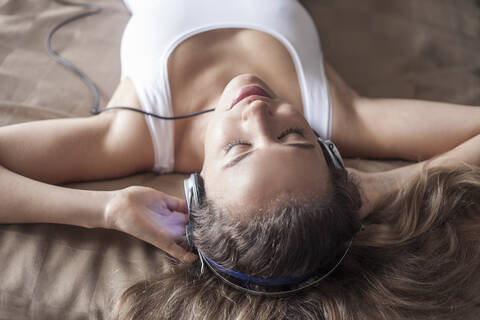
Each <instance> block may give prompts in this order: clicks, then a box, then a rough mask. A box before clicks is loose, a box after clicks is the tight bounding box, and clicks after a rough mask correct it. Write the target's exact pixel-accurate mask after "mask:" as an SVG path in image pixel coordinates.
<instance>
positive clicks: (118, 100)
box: [101, 77, 154, 170]
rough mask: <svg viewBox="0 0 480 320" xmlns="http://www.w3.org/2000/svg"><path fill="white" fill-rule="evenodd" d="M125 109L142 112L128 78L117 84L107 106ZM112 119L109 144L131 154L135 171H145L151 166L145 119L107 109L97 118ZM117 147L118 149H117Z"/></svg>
mask: <svg viewBox="0 0 480 320" xmlns="http://www.w3.org/2000/svg"><path fill="white" fill-rule="evenodd" d="M114 106H125V107H131V108H135V109H142V105H141V103H140V100H139V99H138V95H137V92H136V89H135V86H134V84H133V81H132V80H131V78H129V77H125V78H124V79H122V81H120V83H119V85H118V86H117V88H116V89H115V92H114V94H113V95H112V97H111V99H110V101H109V102H108V104H107V107H114ZM108 114H110V116H111V117H113V123H112V127H111V131H110V135H109V138H108V140H107V142H108V143H110V144H111V145H116V146H120V145H121V146H123V147H122V148H121V149H122V150H121V152H125V154H135V155H136V161H135V162H137V163H138V164H139V168H141V169H144V170H148V169H150V168H152V166H153V161H154V160H153V159H154V152H153V142H152V137H151V135H150V130H149V128H148V125H147V122H146V120H145V116H144V115H143V114H141V113H139V112H134V111H129V110H109V111H105V112H103V113H102V114H101V115H103V116H108ZM117 148H118V147H117Z"/></svg>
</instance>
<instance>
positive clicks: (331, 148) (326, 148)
mask: <svg viewBox="0 0 480 320" xmlns="http://www.w3.org/2000/svg"><path fill="white" fill-rule="evenodd" d="M317 140H318V143H319V144H320V146H321V147H322V150H323V154H324V155H325V157H326V158H327V159H328V160H327V161H328V162H330V163H329V164H333V166H334V167H335V169H339V170H345V164H344V163H343V159H342V156H341V154H340V151H338V149H337V147H336V146H335V144H334V143H333V142H332V141H330V140H322V139H321V138H320V137H317Z"/></svg>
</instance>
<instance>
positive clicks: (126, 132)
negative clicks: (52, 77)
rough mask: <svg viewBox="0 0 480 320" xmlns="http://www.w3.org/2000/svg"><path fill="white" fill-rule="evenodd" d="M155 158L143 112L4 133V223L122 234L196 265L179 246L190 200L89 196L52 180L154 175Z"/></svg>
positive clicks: (0, 175) (0, 199)
mask: <svg viewBox="0 0 480 320" xmlns="http://www.w3.org/2000/svg"><path fill="white" fill-rule="evenodd" d="M152 153H153V150H152V145H151V141H150V135H149V132H148V128H146V124H145V120H144V118H143V115H138V114H135V113H133V112H128V111H119V112H114V113H110V114H108V113H107V114H102V115H100V116H95V117H89V118H79V119H59V120H50V121H39V122H32V123H25V124H21V125H15V126H10V127H3V128H0V190H1V192H0V223H35V222H37V223H56V224H69V225H75V226H81V227H86V228H107V229H115V230H119V231H122V232H125V233H128V234H130V235H132V236H134V237H137V238H139V239H141V240H144V241H146V242H149V243H151V244H153V245H154V246H157V247H158V248H160V249H163V250H165V251H166V252H168V253H170V254H171V255H172V256H174V257H177V258H179V259H181V260H184V261H185V260H193V259H195V256H194V255H193V254H191V253H188V252H187V251H186V250H185V249H184V248H182V247H181V246H180V245H179V244H180V243H182V242H184V241H185V224H186V222H187V221H188V219H187V218H188V215H187V212H186V205H185V200H182V199H178V198H175V197H172V196H169V195H166V194H164V193H162V192H160V191H157V190H155V189H152V188H146V187H129V188H125V189H122V190H116V191H85V190H76V189H69V188H64V187H59V186H54V185H50V184H47V183H45V182H49V183H63V182H67V181H83V180H94V179H103V178H112V177H119V176H123V175H128V174H131V173H134V172H137V171H139V170H147V169H149V168H151V167H152V164H153V154H152ZM26 176H30V177H33V178H34V179H36V180H40V181H44V182H40V181H36V180H34V179H31V178H27V177H26Z"/></svg>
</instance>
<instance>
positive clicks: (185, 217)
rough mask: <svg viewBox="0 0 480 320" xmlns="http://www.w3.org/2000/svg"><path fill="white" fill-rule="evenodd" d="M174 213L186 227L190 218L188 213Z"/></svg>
mask: <svg viewBox="0 0 480 320" xmlns="http://www.w3.org/2000/svg"><path fill="white" fill-rule="evenodd" d="M173 213H174V214H175V216H176V217H178V218H179V219H181V220H182V221H183V224H184V225H185V224H188V216H189V214H188V213H184V212H178V211H174V212H173Z"/></svg>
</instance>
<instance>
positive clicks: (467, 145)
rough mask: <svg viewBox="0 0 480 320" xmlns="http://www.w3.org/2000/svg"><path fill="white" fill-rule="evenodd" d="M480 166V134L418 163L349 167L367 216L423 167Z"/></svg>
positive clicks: (364, 214)
mask: <svg viewBox="0 0 480 320" xmlns="http://www.w3.org/2000/svg"><path fill="white" fill-rule="evenodd" d="M465 164H467V165H473V166H478V167H480V134H477V135H476V136H474V137H472V138H470V139H468V140H467V141H465V142H464V143H462V144H460V145H458V146H457V147H455V148H454V149H452V150H450V151H448V152H446V153H444V154H442V155H440V156H437V157H435V158H433V159H431V160H428V161H423V162H418V163H414V164H411V165H408V166H405V167H400V168H396V169H393V170H390V171H385V172H374V173H367V172H360V171H358V170H354V169H348V170H349V171H350V173H351V174H353V175H354V177H355V178H356V180H357V181H358V183H359V184H360V190H361V193H362V199H363V206H362V209H361V212H360V215H361V216H362V217H365V216H367V215H368V214H369V213H370V212H371V211H372V210H373V209H374V208H375V207H376V206H377V205H378V204H379V203H380V202H381V201H382V200H383V199H384V198H385V197H386V196H387V195H389V194H391V193H392V192H395V191H397V190H400V189H401V188H402V187H403V186H405V185H406V184H408V183H409V182H410V181H412V180H413V179H415V177H416V176H418V174H420V173H421V171H422V170H424V169H427V168H432V167H436V166H442V167H451V168H456V167H459V166H462V165H465Z"/></svg>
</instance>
